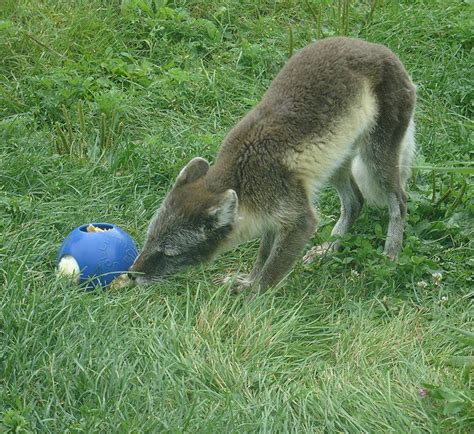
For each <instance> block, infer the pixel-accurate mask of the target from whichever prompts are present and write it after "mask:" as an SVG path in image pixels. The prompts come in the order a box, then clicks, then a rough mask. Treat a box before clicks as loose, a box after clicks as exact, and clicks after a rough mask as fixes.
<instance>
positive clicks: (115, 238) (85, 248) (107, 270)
mask: <svg viewBox="0 0 474 434" xmlns="http://www.w3.org/2000/svg"><path fill="white" fill-rule="evenodd" d="M91 225H92V226H94V227H95V228H99V229H102V230H104V232H88V229H87V228H88V226H89V225H82V226H79V227H78V228H76V229H74V230H73V231H72V232H71V233H70V234H69V235H68V236H67V237H66V239H65V240H64V241H63V243H62V245H61V248H60V249H59V254H58V258H57V262H58V267H59V271H60V273H61V268H63V265H65V264H66V262H67V263H68V264H71V263H73V264H74V267H73V268H75V270H74V272H75V273H77V274H78V277H79V283H81V284H84V283H86V284H87V288H92V287H94V286H102V287H105V286H107V285H109V284H110V283H111V282H112V280H114V279H115V278H116V277H118V276H119V275H120V274H122V273H125V272H126V271H127V270H128V269H129V267H130V266H131V265H132V264H133V262H134V261H135V258H136V257H137V255H138V252H137V247H136V244H135V241H133V239H132V237H130V235H128V234H127V233H126V232H125V231H124V230H122V229H120V227H118V226H116V225H113V224H110V223H91ZM71 257H72V258H71ZM63 274H72V273H71V270H66V272H64V273H63ZM77 274H76V276H77Z"/></svg>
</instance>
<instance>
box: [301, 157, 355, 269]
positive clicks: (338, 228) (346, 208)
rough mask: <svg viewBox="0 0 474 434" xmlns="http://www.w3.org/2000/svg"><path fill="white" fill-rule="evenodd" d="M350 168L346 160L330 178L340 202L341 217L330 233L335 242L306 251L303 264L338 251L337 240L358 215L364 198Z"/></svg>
mask: <svg viewBox="0 0 474 434" xmlns="http://www.w3.org/2000/svg"><path fill="white" fill-rule="evenodd" d="M350 166H351V162H350V160H348V161H347V162H346V163H344V164H343V165H342V166H341V167H340V168H339V169H338V170H337V171H336V173H335V174H334V175H333V176H332V177H331V184H332V185H333V186H334V187H335V188H336V191H337V194H338V196H339V199H340V201H341V215H340V217H339V220H338V221H337V223H336V224H335V226H334V228H333V229H332V232H331V236H332V237H334V238H336V240H335V241H333V242H326V243H323V244H322V245H320V246H315V247H313V248H311V249H310V250H308V252H306V254H305V256H304V258H303V262H304V263H310V262H311V261H312V260H313V259H314V258H315V257H316V256H320V255H324V254H326V253H328V252H330V251H334V250H338V249H339V248H340V241H339V240H338V239H337V238H338V237H342V236H343V235H345V234H346V233H347V232H348V231H349V229H350V228H351V227H352V225H353V224H354V222H355V220H356V219H357V217H358V216H359V214H360V210H361V209H362V205H363V203H364V198H363V196H362V194H361V192H360V191H359V188H358V187H357V184H356V182H355V181H354V178H353V177H352V174H351V169H350Z"/></svg>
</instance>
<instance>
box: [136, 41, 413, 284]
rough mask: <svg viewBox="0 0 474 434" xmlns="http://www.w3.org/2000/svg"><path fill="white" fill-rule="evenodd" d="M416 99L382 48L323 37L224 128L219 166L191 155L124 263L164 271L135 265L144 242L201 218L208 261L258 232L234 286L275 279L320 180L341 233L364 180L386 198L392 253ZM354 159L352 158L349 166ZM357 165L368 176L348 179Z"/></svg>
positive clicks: (305, 226) (292, 251)
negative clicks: (335, 207)
mask: <svg viewBox="0 0 474 434" xmlns="http://www.w3.org/2000/svg"><path fill="white" fill-rule="evenodd" d="M414 105H415V88H414V86H413V84H412V82H411V80H410V77H409V76H408V74H407V72H406V71H405V68H404V67H403V65H402V63H401V62H400V61H399V60H398V58H397V57H396V56H395V55H394V54H393V53H392V52H391V51H390V50H389V49H388V48H386V47H384V46H382V45H377V44H371V43H368V42H364V41H361V40H357V39H350V38H328V39H325V40H322V41H320V42H317V43H314V44H311V45H309V46H307V47H305V48H303V49H302V50H300V51H299V52H297V53H296V54H295V55H294V56H293V57H292V58H291V59H290V60H289V61H288V62H287V64H286V65H285V67H284V68H283V69H282V70H281V72H280V73H279V74H278V75H277V77H276V78H275V79H274V81H273V82H272V84H271V86H270V88H269V89H268V91H267V92H266V93H265V95H264V96H263V98H262V100H261V102H260V103H259V104H258V105H257V106H256V107H255V108H254V109H252V110H251V111H250V112H249V113H248V114H247V115H246V116H245V117H244V118H243V119H242V120H241V121H240V122H239V123H238V124H237V125H236V126H235V127H234V128H233V129H232V130H231V131H230V132H229V134H228V135H227V137H226V138H225V140H224V142H223V144H222V146H221V149H220V152H219V155H218V156H217V159H216V161H215V164H214V165H213V166H212V167H210V168H209V167H208V165H207V164H206V162H205V161H204V160H202V159H195V160H193V161H192V162H191V163H190V164H189V165H188V166H186V168H185V169H183V171H182V173H181V174H180V176H179V177H178V180H177V182H176V185H175V187H174V188H173V189H172V191H171V192H170V194H169V195H168V197H167V198H166V200H165V203H164V205H163V206H162V208H161V210H159V212H158V215H157V217H155V218H154V220H153V221H152V223H151V225H150V229H149V236H148V239H147V242H146V243H145V247H144V249H143V251H142V253H141V255H140V257H139V258H138V260H137V263H136V264H135V265H134V266H133V267H132V271H134V272H142V273H144V275H143V276H144V277H143V278H141V281H143V282H146V281H149V280H150V279H147V275H150V276H159V275H160V273H159V271H158V272H157V271H156V269H153V265H152V262H153V261H151V263H150V264H149V265H148V267H143V266H140V264H141V262H143V261H144V259H143V258H146V257H147V256H148V257H149V256H150V254H149V252H150V251H152V250H153V249H155V250H156V249H157V248H158V250H160V248H159V247H157V245H158V244H160V237H161V238H166V237H168V236H170V234H172V233H173V231H175V232H174V233H175V234H176V233H177V232H178V231H179V228H180V227H181V226H180V225H179V224H178V223H176V220H177V221H181V222H184V223H183V224H185V226H186V225H188V227H193V228H195V229H196V228H208V229H204V232H205V234H204V235H203V236H202V237H200V238H203V237H204V238H203V240H201V241H199V243H201V244H199V243H195V245H198V244H199V245H201V248H202V246H203V244H206V246H208V251H209V255H206V258H205V259H209V258H211V257H212V256H213V255H214V254H216V253H218V252H220V251H223V250H226V249H228V248H231V247H232V246H234V245H236V244H238V243H240V242H244V241H247V240H249V239H251V238H254V237H256V236H262V244H261V248H260V252H259V256H258V259H257V262H256V266H255V268H254V270H253V271H252V273H251V274H250V276H248V277H247V278H246V279H241V280H240V281H239V282H240V283H239V285H241V286H242V287H246V286H253V287H255V288H257V289H265V288H267V287H269V286H273V285H276V284H277V283H278V282H279V281H280V280H281V279H282V277H284V275H285V274H286V273H287V272H288V271H289V269H290V267H291V265H292V264H293V262H294V261H295V260H296V259H297V258H298V257H299V256H300V254H301V252H302V250H303V248H304V245H305V244H306V243H307V241H308V239H309V238H310V237H311V235H312V233H313V231H314V229H315V227H316V223H317V218H316V215H315V212H314V211H313V208H312V206H311V200H312V198H313V195H314V194H315V193H317V191H318V190H319V189H321V188H322V187H323V186H324V185H325V184H326V183H327V182H332V183H333V184H334V185H335V187H336V188H337V190H338V193H339V196H340V198H341V218H340V220H339V222H338V223H337V225H336V227H335V229H334V231H333V234H334V235H336V236H337V235H342V234H343V233H345V232H346V231H347V230H348V229H349V228H350V226H351V224H352V223H353V221H354V220H355V218H356V217H357V215H358V213H359V211H360V208H361V206H362V202H363V196H362V194H361V191H360V190H359V186H360V187H361V190H362V192H363V193H364V191H366V190H367V191H368V190H370V191H368V192H366V195H367V196H371V195H373V196H374V198H373V201H374V202H377V203H379V204H382V205H386V206H388V208H389V213H390V225H389V233H388V237H387V241H386V245H385V251H386V253H387V255H388V256H390V257H391V258H395V257H396V256H397V254H398V252H399V250H400V248H401V241H402V236H403V224H404V219H405V214H406V195H405V192H404V188H403V187H404V183H405V181H406V177H407V173H408V171H409V169H408V168H401V167H400V164H401V161H403V162H408V163H409V162H410V160H411V157H412V155H411V153H410V152H411V150H412V148H413V145H412V144H411V143H409V142H410V140H411V136H409V133H410V132H409V133H407V130H409V125H410V122H411V119H412V116H413V111H414ZM353 159H354V162H353ZM356 163H357V164H356ZM351 164H352V165H354V166H355V165H357V167H353V170H352V172H351ZM356 173H359V175H360V173H362V174H363V176H362V178H364V177H366V179H361V180H360V181H359V180H357V179H354V177H353V175H355V174H356ZM364 182H365V184H367V185H368V187H367V185H365V186H364ZM232 192H235V193H236V196H235V194H233V193H232ZM237 197H238V200H237ZM368 199H370V197H368ZM164 222H168V224H164ZM196 230H198V229H196ZM199 230H201V229H199ZM171 238H173V237H172V236H171ZM198 238H199V237H198ZM204 240H205V241H204ZM189 243H190V244H193V241H189ZM178 250H179V249H178ZM182 250H183V249H182ZM185 250H186V249H184V250H183V253H182V254H183V255H184V256H186V255H187V256H189V254H190V252H191V250H192V249H190V250H189V251H188V252H186V251H185ZM193 251H194V250H193ZM203 260H204V259H203ZM149 262H150V261H149ZM184 262H186V261H184ZM184 262H183V263H184ZM188 262H190V261H188ZM191 262H192V261H191ZM198 262H200V261H198ZM185 265H187V264H185ZM155 268H156V267H155ZM139 280H140V278H139Z"/></svg>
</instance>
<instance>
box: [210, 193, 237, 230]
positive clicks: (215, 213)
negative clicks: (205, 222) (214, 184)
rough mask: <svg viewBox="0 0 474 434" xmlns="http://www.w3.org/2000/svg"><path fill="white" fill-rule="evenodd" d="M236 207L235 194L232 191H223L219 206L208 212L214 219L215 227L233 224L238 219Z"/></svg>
mask: <svg viewBox="0 0 474 434" xmlns="http://www.w3.org/2000/svg"><path fill="white" fill-rule="evenodd" d="M238 205H239V199H238V198H237V193H236V192H235V191H234V190H232V189H229V190H227V191H225V193H224V194H223V195H222V198H221V201H220V203H219V205H217V206H214V207H212V208H211V209H210V210H209V215H210V216H212V217H214V218H215V219H216V224H215V225H216V227H223V226H227V225H231V224H233V223H234V222H235V221H236V220H237V218H238Z"/></svg>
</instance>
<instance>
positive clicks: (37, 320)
mask: <svg viewBox="0 0 474 434" xmlns="http://www.w3.org/2000/svg"><path fill="white" fill-rule="evenodd" d="M472 12H473V11H472V2H469V1H460V0H459V1H447V0H446V1H441V0H439V1H437V0H426V1H421V0H410V1H408V0H406V1H399V2H390V1H361V2H351V1H349V0H339V1H327V0H321V1H316V0H308V1H302V2H301V1H296V0H282V1H278V2H276V1H265V0H258V1H250V0H246V1H236V0H215V1H213V2H212V3H211V2H206V1H204V0H176V1H171V0H170V1H168V2H166V1H165V0H163V1H159V0H122V1H118V0H115V1H112V0H111V1H103V0H102V1H101V0H81V1H77V2H71V1H66V0H41V1H31V0H30V1H24V2H17V1H15V0H3V1H2V2H1V4H0V58H1V59H2V61H1V62H0V159H1V170H0V179H1V183H0V207H1V208H0V210H1V212H0V227H1V231H0V234H1V235H0V237H1V240H0V258H1V259H0V260H1V263H0V280H1V285H2V286H1V288H2V289H1V293H0V431H1V430H2V429H3V430H6V431H9V430H11V431H16V432H28V431H29V432H96V431H101V432H219V431H220V432H284V431H293V432H305V431H307V432H403V433H404V432H468V431H469V430H470V429H472V424H473V422H474V421H473V417H472V415H473V414H474V411H473V395H472V377H471V374H472V367H473V355H472V350H473V344H474V343H473V335H472V313H473V310H472V308H473V306H472V296H473V286H474V285H473V274H472V270H473V269H474V267H473V266H474V259H473V256H472V251H473V244H472V240H473V238H474V229H473V227H474V225H473V211H474V191H473V187H472V183H471V181H472V173H473V169H472V167H473V166H472V156H473V149H474V147H473V145H472V137H471V134H472V126H473V124H472V122H471V121H470V119H472V109H473V103H472V96H473V91H472V79H471V77H472V63H473V59H472V52H473V51H472V50H473V36H472V28H471V23H470V18H471V17H472ZM337 34H347V35H351V36H358V37H362V38H365V39H368V40H371V41H375V42H380V43H384V44H386V45H387V46H389V47H390V48H391V49H392V50H393V51H395V52H396V53H397V54H398V55H399V56H400V58H401V59H402V61H403V62H404V63H405V65H406V67H407V69H408V71H409V72H410V74H411V75H412V77H413V80H414V82H415V83H416V85H417V88H418V107H417V112H416V120H417V141H418V144H419V153H418V156H417V162H416V165H417V167H418V168H417V169H415V171H414V174H413V177H412V179H411V180H410V185H409V189H410V199H409V218H408V223H407V228H406V238H405V243H404V249H403V252H402V255H401V257H400V260H399V262H398V263H396V264H392V263H390V262H389V261H387V260H386V259H385V258H384V257H383V255H382V254H381V249H382V246H383V236H384V234H385V229H386V225H387V221H386V212H385V211H383V210H373V209H368V208H365V209H364V211H363V214H362V216H361V218H360V219H359V221H358V222H357V224H356V226H355V228H354V231H353V234H352V235H351V236H348V237H347V238H346V239H344V240H343V246H344V248H343V250H342V251H341V252H340V253H337V254H336V255H334V256H333V257H324V258H322V259H321V260H319V261H317V262H315V263H313V264H311V265H310V266H305V265H304V264H302V262H301V261H300V262H299V263H298V264H297V265H296V266H295V268H294V271H293V272H292V273H291V274H290V275H289V276H288V278H287V279H286V281H285V282H284V283H283V285H282V286H281V287H280V288H277V289H275V290H272V291H270V292H268V293H266V294H264V295H263V296H260V297H257V298H255V299H252V300H248V299H246V298H245V296H244V295H242V296H236V295H232V294H230V293H229V291H228V287H226V286H225V285H219V284H217V283H214V282H216V281H217V280H218V278H219V276H222V275H225V274H228V273H230V272H232V273H234V272H237V271H239V270H244V271H245V270H247V269H248V268H249V267H250V265H251V263H252V261H253V259H254V257H255V253H256V244H255V243H250V244H249V245H245V246H242V247H241V248H239V249H237V250H234V251H233V252H229V253H228V254H226V255H224V256H222V257H221V258H219V260H218V261H217V262H215V263H213V264H212V265H208V266H205V267H202V268H197V269H193V270H190V271H189V272H187V273H184V274H182V275H180V276H178V277H176V278H173V279H171V280H170V281H169V282H167V283H164V284H162V285H156V286H151V287H147V288H130V289H123V290H120V291H115V292H111V291H95V292H89V293H84V292H83V291H82V290H80V289H78V288H77V287H75V286H74V285H72V284H70V283H68V282H67V281H64V280H61V279H58V278H57V277H56V276H55V273H54V267H55V261H56V253H57V250H58V248H59V245H60V243H61V241H62V239H63V238H64V237H65V236H66V235H67V233H68V232H69V231H70V230H71V229H73V228H74V227H76V226H78V225H80V224H83V223H87V222H90V221H98V220H99V221H110V222H113V223H116V224H119V225H120V226H122V227H123V228H124V229H126V230H127V231H128V232H129V233H130V234H131V235H132V236H133V237H134V238H135V239H136V240H137V241H138V243H139V244H141V243H142V242H143V238H144V234H145V230H146V227H147V224H148V221H149V219H150V218H151V216H152V215H153V213H154V211H155V209H156V207H157V206H158V205H159V204H160V201H161V200H162V199H163V197H164V195H165V193H166V191H167V190H168V189H169V187H170V185H171V183H172V182H173V179H174V178H175V176H176V175H177V173H178V172H179V170H180V169H181V168H182V166H183V165H184V164H185V163H186V162H187V161H188V160H190V159H191V158H192V157H195V156H201V157H205V158H208V159H209V160H210V161H212V160H213V159H214V157H215V154H216V150H217V149H218V146H219V143H220V142H221V140H222V139H223V137H224V136H225V134H226V132H227V131H228V130H229V129H230V128H231V127H232V125H233V124H234V123H235V122H237V121H238V120H239V119H240V117H241V116H242V115H243V114H244V113H245V112H246V111H247V110H249V109H250V108H251V107H252V106H253V105H254V104H255V103H256V102H257V101H258V100H259V98H260V96H261V95H262V94H263V92H264V91H265V89H266V87H267V86H268V84H269V83H270V81H271V79H272V77H274V75H275V74H276V73H277V71H278V70H279V69H280V68H281V66H282V65H283V63H284V62H285V60H286V59H287V58H288V56H289V55H290V54H291V52H293V51H294V50H297V49H298V48H300V47H302V46H304V45H305V44H307V43H309V42H310V41H313V40H317V39H320V38H322V37H327V36H330V35H337ZM319 208H320V210H321V214H322V222H321V226H320V228H319V231H318V233H317V234H315V236H314V239H313V240H312V244H317V243H321V242H322V241H325V240H328V237H329V233H330V230H331V227H332V225H333V224H334V222H335V221H336V219H337V217H338V201H337V197H336V195H335V193H334V191H332V190H327V191H325V192H324V193H323V194H322V195H321V197H320V200H319ZM216 279H217V280H216Z"/></svg>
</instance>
